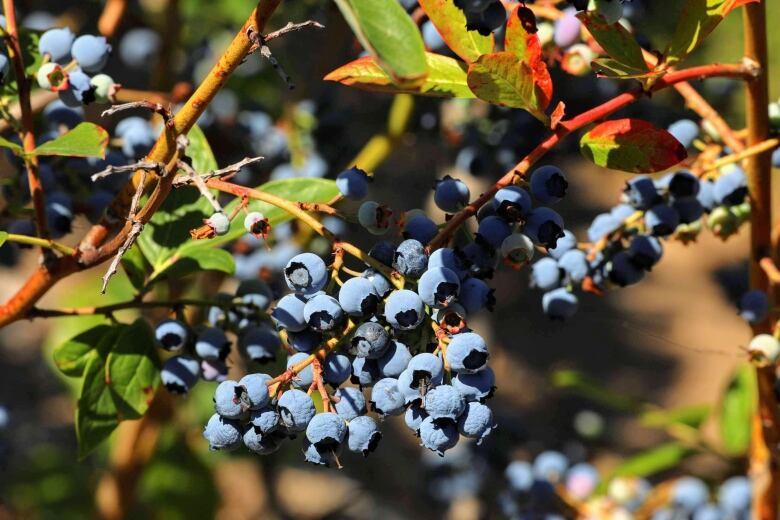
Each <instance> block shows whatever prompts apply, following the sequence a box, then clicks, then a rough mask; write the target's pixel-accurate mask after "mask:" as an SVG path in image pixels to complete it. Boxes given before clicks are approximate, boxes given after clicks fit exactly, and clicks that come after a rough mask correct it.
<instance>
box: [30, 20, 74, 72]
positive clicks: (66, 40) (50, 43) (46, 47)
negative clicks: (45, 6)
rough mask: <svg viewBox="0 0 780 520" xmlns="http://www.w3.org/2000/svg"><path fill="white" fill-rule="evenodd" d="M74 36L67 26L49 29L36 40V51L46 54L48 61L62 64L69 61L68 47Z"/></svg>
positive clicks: (71, 43)
mask: <svg viewBox="0 0 780 520" xmlns="http://www.w3.org/2000/svg"><path fill="white" fill-rule="evenodd" d="M75 38H76V36H75V35H74V34H73V32H71V30H70V29H68V28H67V27H62V28H56V29H49V30H48V31H46V32H44V33H43V34H41V38H40V40H38V52H39V53H40V54H41V55H45V54H48V55H49V60H50V61H52V62H56V63H59V64H62V65H64V64H66V63H68V61H70V47H71V45H73V40H74V39H75Z"/></svg>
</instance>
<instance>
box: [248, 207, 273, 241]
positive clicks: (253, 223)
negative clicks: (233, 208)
mask: <svg viewBox="0 0 780 520" xmlns="http://www.w3.org/2000/svg"><path fill="white" fill-rule="evenodd" d="M244 229H246V232H247V233H251V234H252V235H254V236H255V237H257V238H266V237H267V236H268V233H269V232H270V230H271V224H269V223H268V219H267V218H266V217H265V216H264V215H263V214H262V213H260V212H259V211H252V212H250V213H248V214H247V216H246V217H244Z"/></svg>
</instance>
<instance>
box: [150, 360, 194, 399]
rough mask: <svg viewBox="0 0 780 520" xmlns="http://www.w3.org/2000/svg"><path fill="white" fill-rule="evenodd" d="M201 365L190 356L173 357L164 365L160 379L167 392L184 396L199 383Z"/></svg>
mask: <svg viewBox="0 0 780 520" xmlns="http://www.w3.org/2000/svg"><path fill="white" fill-rule="evenodd" d="M199 377H200V363H198V360H197V359H194V358H191V357H189V356H173V357H172V358H168V359H167V360H166V361H165V363H164V364H163V367H162V371H161V372H160V379H161V381H162V384H163V386H164V387H165V389H166V390H168V391H169V392H171V393H173V394H181V395H184V394H186V393H187V392H189V391H190V388H192V386H193V385H194V384H195V383H197V382H198V378H199Z"/></svg>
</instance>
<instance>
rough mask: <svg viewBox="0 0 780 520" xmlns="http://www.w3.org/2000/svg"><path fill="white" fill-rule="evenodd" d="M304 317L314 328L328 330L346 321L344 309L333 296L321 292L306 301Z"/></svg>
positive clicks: (321, 330) (322, 330)
mask: <svg viewBox="0 0 780 520" xmlns="http://www.w3.org/2000/svg"><path fill="white" fill-rule="evenodd" d="M303 319H304V320H306V323H308V324H309V327H311V328H312V329H314V330H317V331H320V332H328V331H332V330H334V329H336V328H337V327H339V326H340V325H341V324H342V323H343V322H344V311H343V310H342V308H341V306H340V305H339V301H338V300H337V299H336V298H334V297H333V296H328V295H327V294H319V295H317V296H315V297H313V298H312V299H311V300H309V301H308V302H306V305H305V306H304V307H303Z"/></svg>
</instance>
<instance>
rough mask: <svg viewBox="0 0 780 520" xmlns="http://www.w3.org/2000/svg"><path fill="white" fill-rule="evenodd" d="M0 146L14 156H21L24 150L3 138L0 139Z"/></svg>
mask: <svg viewBox="0 0 780 520" xmlns="http://www.w3.org/2000/svg"><path fill="white" fill-rule="evenodd" d="M0 146H2V147H3V148H8V149H10V150H11V151H12V152H13V153H14V154H15V155H22V154H23V151H24V149H23V148H22V147H21V146H19V145H18V144H16V143H13V142H11V141H9V140H8V139H6V138H5V137H0Z"/></svg>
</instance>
